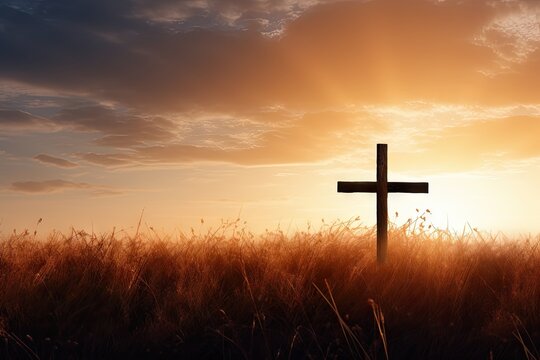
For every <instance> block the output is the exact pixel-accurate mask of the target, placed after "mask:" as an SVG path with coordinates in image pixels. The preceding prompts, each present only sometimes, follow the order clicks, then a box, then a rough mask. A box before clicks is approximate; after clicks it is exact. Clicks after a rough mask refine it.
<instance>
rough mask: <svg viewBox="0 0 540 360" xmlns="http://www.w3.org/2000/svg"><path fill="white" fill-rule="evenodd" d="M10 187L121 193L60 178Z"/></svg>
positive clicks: (32, 191)
mask: <svg viewBox="0 0 540 360" xmlns="http://www.w3.org/2000/svg"><path fill="white" fill-rule="evenodd" d="M10 189H11V190H12V191H17V192H24V193H30V194H40V193H52V192H61V191H65V190H88V191H90V192H92V193H93V194H95V195H113V194H118V193H119V192H118V191H117V190H115V189H111V188H107V187H104V186H99V185H92V184H87V183H83V182H72V181H67V180H60V179H55V180H45V181H18V182H14V183H12V184H11V187H10Z"/></svg>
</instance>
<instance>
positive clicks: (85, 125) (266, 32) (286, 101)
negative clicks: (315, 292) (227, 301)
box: [0, 0, 540, 234]
mask: <svg viewBox="0 0 540 360" xmlns="http://www.w3.org/2000/svg"><path fill="white" fill-rule="evenodd" d="M539 18H540V2H538V1H537V0H499V1H495V0H371V1H331V0H300V1H290V0H256V1H255V0H254V1H246V0H176V1H175V0H115V1H110V0H2V1H1V2H0V233H3V234H9V233H11V232H12V231H13V230H14V229H15V230H16V231H17V232H21V231H24V229H29V230H30V231H33V230H34V229H36V227H37V226H39V230H40V231H42V232H47V231H51V230H53V229H57V230H59V231H69V229H70V228H71V227H74V228H76V229H85V230H87V231H91V230H92V231H96V232H107V231H111V230H112V228H114V227H116V229H125V230H126V231H132V230H133V228H134V227H136V226H137V223H138V221H139V218H140V217H141V214H142V213H143V211H144V216H143V220H142V224H143V226H144V227H145V228H146V229H149V228H150V227H152V229H157V230H159V231H163V232H173V231H189V228H190V227H194V228H195V229H200V227H201V226H203V225H202V224H201V219H203V221H204V226H217V225H218V224H220V222H221V221H222V220H223V221H227V220H235V219H237V218H240V219H241V221H242V222H244V221H245V222H246V226H247V227H248V228H249V229H251V230H252V231H255V232H262V231H265V229H269V230H275V229H278V228H279V229H282V230H285V231H294V230H298V229H305V228H306V227H307V226H313V227H318V226H321V224H322V222H323V219H324V222H325V223H331V222H332V221H335V220H337V219H340V220H348V219H353V218H357V217H358V218H359V219H360V221H361V222H362V223H363V224H365V225H366V226H372V225H374V223H375V195H374V194H338V193H337V192H336V182H337V181H339V180H343V181H370V180H375V156H376V154H375V152H376V144H377V143H387V144H388V147H389V152H388V156H389V160H388V162H389V165H388V166H389V173H388V179H389V181H427V182H429V183H430V193H429V194H390V195H389V205H388V206H389V213H390V220H391V221H392V222H395V223H397V224H401V223H404V222H405V221H407V219H409V218H414V217H415V216H417V215H418V213H417V212H416V209H419V211H420V213H422V212H423V211H424V210H425V209H430V211H431V215H429V221H430V222H431V223H433V224H434V225H435V226H437V227H439V228H450V229H453V230H456V231H458V230H460V229H463V228H464V227H465V228H467V229H471V228H478V229H481V230H485V231H489V232H499V231H502V232H505V233H508V234H514V233H520V234H527V233H538V232H540V221H539V218H538V214H540V187H539V186H538V184H540V25H539V24H540V21H539ZM40 218H41V219H43V221H42V222H41V223H40V224H39V225H38V224H37V222H38V219H40Z"/></svg>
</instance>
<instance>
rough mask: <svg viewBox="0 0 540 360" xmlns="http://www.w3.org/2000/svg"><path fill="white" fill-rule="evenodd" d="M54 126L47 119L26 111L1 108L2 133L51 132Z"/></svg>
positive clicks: (0, 126) (0, 128)
mask: <svg viewBox="0 0 540 360" xmlns="http://www.w3.org/2000/svg"><path fill="white" fill-rule="evenodd" d="M52 125H53V124H52V123H51V122H50V121H48V120H47V119H45V118H42V117H40V116H35V115H33V114H30V113H28V112H26V111H22V110H16V109H1V108H0V131H17V130H34V131H46V130H51V129H52V128H53V126H52Z"/></svg>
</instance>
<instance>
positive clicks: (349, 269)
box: [0, 216, 540, 359]
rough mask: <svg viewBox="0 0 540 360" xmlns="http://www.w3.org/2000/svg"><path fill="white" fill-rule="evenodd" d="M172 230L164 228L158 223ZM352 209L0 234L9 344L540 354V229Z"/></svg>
mask: <svg viewBox="0 0 540 360" xmlns="http://www.w3.org/2000/svg"><path fill="white" fill-rule="evenodd" d="M160 237H161V238H160ZM389 239H390V243H389V261H388V263H387V264H385V265H384V266H378V265H377V264H376V262H375V231H374V229H373V228H365V227H361V226H357V224H356V223H355V222H354V221H351V222H348V223H345V224H333V225H325V224H324V223H323V224H322V225H321V227H320V229H318V230H316V231H315V230H310V231H307V232H298V233H295V234H285V233H283V232H281V231H273V232H266V233H264V234H261V235H257V236H255V235H252V234H251V233H249V232H248V231H246V230H245V229H243V228H242V224H241V223H240V222H239V221H236V222H232V223H228V224H224V225H223V226H221V227H219V228H217V229H215V230H210V231H208V232H205V233H198V232H197V231H193V232H191V233H187V234H185V235H179V236H175V237H174V238H166V237H165V238H164V237H162V236H159V235H158V234H156V233H155V232H153V231H152V230H151V229H147V231H145V232H144V233H142V232H139V231H137V233H136V234H131V235H129V234H127V233H125V232H117V233H114V232H113V233H110V234H103V235H92V234H87V233H84V232H77V231H73V232H72V233H71V234H60V233H53V234H50V235H49V236H48V237H47V238H46V239H45V238H40V236H39V235H34V234H33V233H32V231H29V232H24V233H22V234H12V235H10V236H3V239H2V240H1V241H0V340H1V342H0V358H14V359H19V358H21V359H24V358H28V359H37V358H41V359H62V358H119V357H121V356H122V357H130V358H177V359H183V358H186V359H187V358H190V359H191V358H216V359H222V358H223V359H237V358H239V359H242V358H246V359H291V358H292V359H298V358H300V359H302V358H312V359H323V358H329V359H335V358H339V359H341V358H343V359H347V358H360V359H364V358H365V359H386V358H390V359H469V358H473V359H540V353H539V350H540V346H539V345H540V248H539V245H540V238H539V237H531V238H526V237H522V238H520V239H505V238H501V237H497V236H490V235H485V234H481V233H479V232H476V231H475V230H473V229H470V230H469V231H467V232H465V233H463V234H455V233H450V232H448V231H445V230H439V229H434V228H432V227H431V228H428V226H426V222H425V220H423V216H422V217H419V218H418V219H417V220H415V221H412V222H409V223H408V224H406V225H405V226H401V227H396V226H393V227H392V228H391V229H390V232H389Z"/></svg>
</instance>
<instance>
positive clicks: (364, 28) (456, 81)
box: [0, 0, 540, 140]
mask: <svg viewBox="0 0 540 360" xmlns="http://www.w3.org/2000/svg"><path fill="white" fill-rule="evenodd" d="M48 3H49V2H40V4H42V5H40V6H42V7H43V9H41V10H39V9H38V10H39V11H37V10H36V11H33V12H29V11H23V10H21V9H15V8H13V7H9V6H3V7H2V11H0V14H1V15H0V24H1V25H2V26H1V28H2V30H1V31H0V52H1V53H2V54H3V56H2V57H1V58H0V77H4V78H7V79H13V80H18V81H23V82H27V83H31V84H37V85H41V86H46V87H50V88H55V89H62V90H64V91H73V92H80V93H85V94H88V95H91V96H94V97H98V98H102V99H108V100H113V101H118V102H121V103H123V104H125V105H127V106H129V107H137V108H139V109H144V110H145V111H148V112H150V111H184V110H186V109H193V108H199V109H200V108H204V109H221V110H223V109H228V110H231V109H234V110H238V109H240V108H250V109H255V108H258V107H261V106H268V105H275V104H282V105H285V106H289V107H293V108H298V107H307V106H311V107H318V108H319V109H322V108H324V107H328V106H338V105H343V104H348V103H373V102H389V101H404V100H410V99H425V100H433V101H450V102H452V101H454V102H458V101H462V102H490V101H491V102H494V101H498V102H501V101H506V102H509V101H528V100H530V99H532V98H533V97H534V96H536V94H538V93H539V92H540V88H538V86H539V85H538V83H540V82H531V81H527V82H526V83H523V81H524V78H527V76H531V75H532V76H535V77H536V76H538V75H537V74H538V73H540V71H538V70H539V69H538V64H537V62H538V61H537V60H538V54H534V56H531V61H529V62H527V63H525V64H523V65H522V66H520V67H518V68H516V70H515V71H514V72H512V73H508V74H507V76H506V77H501V78H499V77H495V78H489V77H486V76H484V75H482V73H481V71H482V70H486V69H490V68H492V67H493V66H495V65H496V64H495V60H496V54H494V53H493V51H492V49H490V48H489V47H486V46H478V45H475V44H473V43H472V39H473V38H474V36H475V34H477V33H478V32H479V31H480V30H481V28H482V26H484V25H485V24H487V23H488V22H489V21H490V19H492V18H493V17H494V16H495V13H496V7H494V6H488V5H486V4H485V3H484V2H482V1H470V2H458V1H445V2H435V1H424V0H411V1H407V2H404V1H401V0H400V1H398V0H377V1H368V2H341V3H332V4H326V5H319V6H315V7H312V8H310V9H308V10H306V11H305V12H304V13H303V14H302V15H301V16H300V17H299V18H297V19H296V20H294V21H292V22H290V23H289V24H288V25H287V27H286V31H285V32H284V35H283V37H282V38H280V39H271V38H268V37H265V36H263V35H261V34H260V33H259V32H256V31H240V30H228V31H223V30H221V29H198V30H196V29H190V31H186V30H183V31H178V30H175V29H171V28H170V26H169V27H168V25H163V24H156V23H151V22H150V23H149V22H148V21H146V20H145V19H144V18H137V17H136V16H134V15H133V14H134V12H136V11H137V9H144V8H154V7H156V8H159V7H162V8H167V7H168V6H172V5H171V4H170V3H169V2H159V3H158V4H157V5H151V3H150V2H144V3H142V4H141V3H131V2H125V1H120V2H119V3H118V4H116V2H109V1H108V2H104V1H97V2H96V3H93V2H92V3H91V4H90V5H89V3H90V2H86V1H76V2H74V3H71V2H67V1H54V2H51V4H48ZM112 3H114V4H112ZM249 3H250V2H243V1H241V2H240V1H238V2H232V1H231V2H227V4H228V5H223V8H224V9H225V8H231V7H232V8H242V7H247V8H249V7H250V6H251V5H249ZM257 3H258V2H257ZM263 3H264V4H267V5H264V6H263V10H264V8H266V7H267V8H273V7H276V8H277V7H279V6H280V4H281V5H283V4H284V3H283V2H267V3H265V2H263ZM43 4H47V5H43ZM134 4H135V5H134ZM179 4H181V5H179V6H180V7H182V6H184V5H185V6H188V7H189V6H191V5H187V4H188V3H187V2H185V3H182V2H180V3H179ZM182 4H184V5H182ZM192 4H193V3H192ZM203 4H207V5H204V6H202V7H203V8H205V7H206V6H214V7H216V8H220V6H218V5H216V4H217V2H208V3H206V2H205V3H203ZM208 4H210V5H208ZM79 5H80V6H79ZM284 7H285V8H287V6H285V5H284ZM293 7H294V6H293ZM220 11H221V10H220ZM223 13H226V11H225V10H223ZM519 85H524V86H526V87H527V89H528V90H529V91H528V92H525V91H523V90H521V89H520V88H519ZM494 88H497V89H499V92H497V93H495V92H493V91H491V89H494ZM508 88H510V89H511V90H512V91H510V90H509V91H504V89H508ZM513 90H518V91H513ZM114 140H116V139H114Z"/></svg>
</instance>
